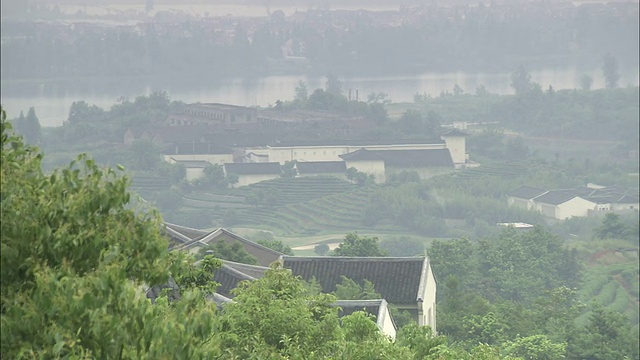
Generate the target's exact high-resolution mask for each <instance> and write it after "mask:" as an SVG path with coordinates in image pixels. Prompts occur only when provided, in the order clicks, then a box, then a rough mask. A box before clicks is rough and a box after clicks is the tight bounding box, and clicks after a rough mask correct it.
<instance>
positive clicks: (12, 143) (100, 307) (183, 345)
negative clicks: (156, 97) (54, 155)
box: [0, 112, 216, 359]
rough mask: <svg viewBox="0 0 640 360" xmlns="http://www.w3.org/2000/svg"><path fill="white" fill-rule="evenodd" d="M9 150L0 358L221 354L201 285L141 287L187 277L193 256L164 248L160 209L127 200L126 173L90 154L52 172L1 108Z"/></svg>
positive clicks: (4, 175) (4, 171) (5, 154)
mask: <svg viewBox="0 0 640 360" xmlns="http://www.w3.org/2000/svg"><path fill="white" fill-rule="evenodd" d="M1 147H2V152H1V157H2V162H1V176H0V182H1V189H2V196H1V197H0V204H1V214H2V221H1V223H0V224H1V232H2V237H1V239H0V240H1V246H2V251H1V252H0V259H1V260H0V261H1V265H2V266H1V269H0V271H1V276H0V284H1V287H2V293H1V295H0V299H1V309H2V312H1V322H0V326H1V328H0V330H1V331H0V339H1V346H0V354H1V357H2V358H7V359H15V358H67V357H68V358H166V357H174V356H178V357H182V358H190V359H197V358H204V357H205V354H206V353H210V352H212V351H214V349H215V347H216V343H213V342H207V339H209V338H210V337H211V335H212V330H213V328H212V325H213V323H212V322H210V321H207V322H202V321H201V319H203V318H209V319H211V318H212V317H213V314H214V309H213V307H211V306H210V305H207V303H206V300H205V298H204V294H202V293H201V292H200V290H199V289H198V288H197V286H196V287H194V288H191V289H189V288H188V287H185V288H184V291H183V292H182V296H181V299H180V300H178V301H176V302H175V303H174V304H173V305H171V306H169V305H168V303H167V302H166V300H165V301H159V302H157V303H156V304H157V305H152V304H151V303H150V302H148V301H147V299H146V298H145V297H144V296H141V294H140V292H141V289H142V288H143V286H144V284H148V285H156V284H162V283H164V282H166V281H167V279H168V278H169V275H171V274H173V275H176V276H177V277H179V278H180V279H182V277H180V274H184V273H185V271H184V269H186V268H187V265H189V264H191V261H192V260H191V259H189V258H188V257H186V256H185V255H184V254H177V253H176V254H170V253H168V252H167V246H168V244H167V241H166V239H165V238H164V237H163V236H162V234H161V232H160V229H161V226H162V225H161V220H160V218H159V216H158V215H157V213H156V212H155V211H151V210H144V209H135V208H132V207H131V206H130V204H129V201H130V194H129V193H128V192H127V185H128V183H129V182H128V180H127V179H126V178H123V177H121V176H119V174H118V172H116V171H114V170H111V169H100V168H98V166H96V164H95V163H94V162H93V161H92V160H90V159H88V158H87V157H86V156H83V155H82V156H79V157H78V158H77V159H76V160H74V161H73V162H72V163H71V164H70V165H69V166H67V167H64V168H62V169H57V170H55V171H53V172H52V173H51V174H44V173H43V172H42V169H41V161H42V158H43V156H42V154H41V153H40V152H39V151H38V150H37V149H35V148H32V147H29V146H25V145H24V143H23V141H22V139H21V138H20V137H16V136H13V135H11V134H10V124H8V123H7V122H6V121H5V115H4V112H2V123H1ZM212 265H213V266H214V267H215V264H213V263H212ZM164 299H166V298H164ZM178 323H180V326H177V324H178ZM168 324H171V325H170V326H167V325H168Z"/></svg>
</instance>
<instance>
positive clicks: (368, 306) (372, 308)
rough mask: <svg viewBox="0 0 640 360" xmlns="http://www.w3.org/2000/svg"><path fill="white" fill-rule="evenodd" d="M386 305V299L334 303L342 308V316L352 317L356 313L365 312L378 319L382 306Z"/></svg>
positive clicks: (338, 301)
mask: <svg viewBox="0 0 640 360" xmlns="http://www.w3.org/2000/svg"><path fill="white" fill-rule="evenodd" d="M383 302H385V303H386V301H385V300H384V299H377V300H337V301H336V302H335V303H333V304H334V305H335V306H339V307H340V309H341V310H340V316H341V317H342V316H347V315H351V314H353V313H354V312H356V311H363V310H364V311H365V312H367V313H369V314H371V315H373V316H375V317H376V318H377V317H378V312H379V311H380V305H382V304H383Z"/></svg>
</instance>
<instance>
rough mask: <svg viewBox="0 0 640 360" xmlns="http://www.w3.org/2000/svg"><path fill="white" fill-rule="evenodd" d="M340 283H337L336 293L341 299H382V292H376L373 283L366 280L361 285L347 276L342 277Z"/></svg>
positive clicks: (337, 297)
mask: <svg viewBox="0 0 640 360" xmlns="http://www.w3.org/2000/svg"><path fill="white" fill-rule="evenodd" d="M340 278H341V279H342V280H341V281H340V284H336V291H335V292H334V295H335V296H336V299H340V300H375V299H382V296H381V295H380V293H378V292H376V290H375V287H374V285H373V283H372V282H371V281H369V280H366V279H365V280H364V282H363V284H362V285H360V284H358V283H356V282H355V281H353V280H351V279H349V278H348V277H346V276H341V277H340Z"/></svg>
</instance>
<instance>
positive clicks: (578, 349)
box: [568, 307, 638, 360]
mask: <svg viewBox="0 0 640 360" xmlns="http://www.w3.org/2000/svg"><path fill="white" fill-rule="evenodd" d="M637 335H638V334H637V331H636V333H635V334H634V331H632V330H631V326H630V324H629V321H628V320H627V319H626V318H625V316H624V315H623V314H621V313H619V312H616V311H613V310H608V309H604V308H601V307H597V308H596V309H595V310H594V311H593V312H592V313H591V315H590V316H589V320H588V322H587V324H586V325H585V326H584V327H582V328H581V329H579V330H578V332H577V333H576V334H575V336H574V338H573V339H571V340H572V341H571V342H570V343H569V349H568V353H569V356H568V358H569V359H594V360H600V359H601V360H605V359H625V358H628V359H636V358H637V357H638V337H637Z"/></svg>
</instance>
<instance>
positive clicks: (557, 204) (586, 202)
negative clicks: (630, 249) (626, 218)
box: [507, 184, 639, 220]
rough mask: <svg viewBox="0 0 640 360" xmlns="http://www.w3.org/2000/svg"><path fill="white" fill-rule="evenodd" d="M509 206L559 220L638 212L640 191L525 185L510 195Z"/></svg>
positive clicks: (613, 188) (593, 187)
mask: <svg viewBox="0 0 640 360" xmlns="http://www.w3.org/2000/svg"><path fill="white" fill-rule="evenodd" d="M507 203H508V204H509V205H510V206H516V207H519V208H523V209H528V210H535V211H538V212H540V213H542V214H543V215H544V216H546V217H549V218H553V219H557V220H565V219H569V218H571V217H574V216H597V215H599V214H604V213H606V212H617V213H624V212H630V211H638V208H639V204H638V203H639V200H638V188H626V187H622V186H601V185H596V184H587V186H580V187H576V188H573V189H559V190H545V189H540V188H536V187H531V186H526V185H525V186H521V187H520V188H518V189H516V190H514V191H512V192H510V193H509V194H507Z"/></svg>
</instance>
